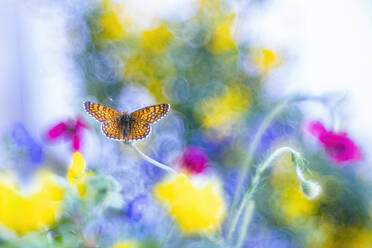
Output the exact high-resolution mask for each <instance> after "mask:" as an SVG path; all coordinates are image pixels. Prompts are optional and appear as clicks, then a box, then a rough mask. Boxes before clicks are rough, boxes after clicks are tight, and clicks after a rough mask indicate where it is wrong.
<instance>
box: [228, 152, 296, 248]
mask: <svg viewBox="0 0 372 248" xmlns="http://www.w3.org/2000/svg"><path fill="white" fill-rule="evenodd" d="M284 153H291V154H293V155H294V156H300V153H298V152H297V151H295V150H294V149H293V148H291V147H286V146H284V147H280V148H278V149H277V150H275V151H274V152H273V153H272V154H271V155H270V156H269V157H268V158H267V159H266V160H265V162H264V163H263V164H261V165H260V166H258V168H257V170H256V174H255V176H254V177H253V179H252V182H251V184H250V187H249V189H248V190H247V191H246V193H245V195H244V197H243V200H242V201H241V203H240V205H239V208H238V210H237V212H236V214H235V216H234V217H233V219H232V222H231V226H230V229H229V232H228V235H227V240H228V242H230V241H231V238H232V235H233V233H234V231H235V228H236V225H237V224H238V220H239V217H240V215H241V213H242V211H243V210H244V207H247V205H248V204H249V202H250V201H251V198H252V196H253V194H254V193H255V191H256V189H257V186H258V185H259V183H260V179H261V176H262V173H263V172H264V171H265V170H266V169H267V168H268V167H269V166H270V165H272V164H273V163H272V162H273V161H274V160H276V159H277V158H279V157H280V156H281V155H283V154H284ZM252 208H253V209H254V205H253V207H252ZM253 209H252V211H246V214H247V213H250V214H252V213H253ZM245 218H247V219H248V220H250V219H251V217H250V216H246V217H245ZM243 222H244V221H243ZM243 224H244V225H243V226H242V229H241V232H244V234H245V232H246V230H247V228H248V226H249V221H247V222H246V223H243ZM244 234H242V233H240V234H239V235H243V236H244Z"/></svg>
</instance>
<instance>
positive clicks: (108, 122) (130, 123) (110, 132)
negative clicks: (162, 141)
mask: <svg viewBox="0 0 372 248" xmlns="http://www.w3.org/2000/svg"><path fill="white" fill-rule="evenodd" d="M84 107H85V110H86V111H87V112H88V113H89V114H90V115H91V116H93V117H94V118H95V119H96V120H97V121H99V122H102V132H103V133H104V134H105V135H106V136H107V137H109V138H111V139H116V140H124V141H132V140H140V139H144V138H146V137H147V136H148V135H149V134H150V131H151V126H150V124H153V123H155V122H156V121H158V120H160V119H161V118H163V117H164V116H165V115H166V114H167V113H168V111H169V108H170V105H169V104H157V105H152V106H148V107H144V108H141V109H139V110H136V111H134V112H132V113H128V112H119V111H117V110H115V109H112V108H109V107H106V106H103V105H101V104H98V103H94V102H85V103H84Z"/></svg>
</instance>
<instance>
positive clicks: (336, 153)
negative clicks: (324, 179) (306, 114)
mask: <svg viewBox="0 0 372 248" xmlns="http://www.w3.org/2000/svg"><path fill="white" fill-rule="evenodd" d="M306 129H307V131H309V132H310V133H311V134H312V135H314V136H316V137H317V138H318V140H319V142H320V143H321V144H322V145H323V147H324V149H325V151H326V152H327V154H328V156H329V157H330V159H331V160H333V161H335V162H338V163H343V162H352V161H357V160H360V159H361V158H362V155H361V152H360V149H359V147H358V146H357V145H356V144H355V143H354V141H353V140H352V139H350V138H349V137H348V136H347V134H346V133H344V132H334V131H330V130H327V129H326V128H325V127H324V125H323V124H322V123H321V122H319V121H312V122H310V123H309V124H308V125H307V127H306Z"/></svg>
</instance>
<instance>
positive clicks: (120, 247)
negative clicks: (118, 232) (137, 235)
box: [112, 240, 138, 248]
mask: <svg viewBox="0 0 372 248" xmlns="http://www.w3.org/2000/svg"><path fill="white" fill-rule="evenodd" d="M136 247H138V244H137V242H136V241H134V240H130V241H122V242H117V243H115V244H114V245H113V246H112V248H136Z"/></svg>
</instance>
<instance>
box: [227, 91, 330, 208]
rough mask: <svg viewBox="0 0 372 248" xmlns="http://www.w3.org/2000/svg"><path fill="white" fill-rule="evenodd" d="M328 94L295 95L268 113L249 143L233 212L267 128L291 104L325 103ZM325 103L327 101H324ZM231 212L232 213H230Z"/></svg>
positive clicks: (239, 178)
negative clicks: (306, 102)
mask: <svg viewBox="0 0 372 248" xmlns="http://www.w3.org/2000/svg"><path fill="white" fill-rule="evenodd" d="M325 99H327V96H295V97H292V98H290V99H286V100H284V101H283V102H281V103H280V104H278V105H277V106H276V107H275V108H273V110H272V111H271V112H270V113H269V114H268V116H267V117H266V118H265V119H264V120H263V121H262V123H261V125H260V126H259V128H258V130H257V132H256V134H255V136H254V137H253V140H252V142H251V144H250V145H249V148H248V152H247V157H246V159H245V161H244V162H243V166H242V170H241V172H240V173H239V176H238V179H237V184H236V189H235V193H234V197H233V201H232V204H231V207H230V211H231V212H232V213H233V212H234V211H235V209H236V207H237V205H238V203H239V200H240V198H241V192H242V190H243V186H244V181H245V180H246V178H247V176H248V172H249V169H250V168H251V166H252V162H253V157H254V153H255V152H256V149H257V146H258V144H259V143H260V141H261V138H262V135H263V134H264V133H265V131H266V130H267V128H268V127H269V126H270V124H271V122H272V121H273V120H274V119H275V118H276V117H277V116H279V115H280V114H281V113H282V112H283V111H284V110H285V109H286V108H287V107H288V106H289V105H291V104H292V103H297V102H303V101H318V102H322V103H324V101H325ZM324 104H325V103H324ZM230 214H231V213H230Z"/></svg>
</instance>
